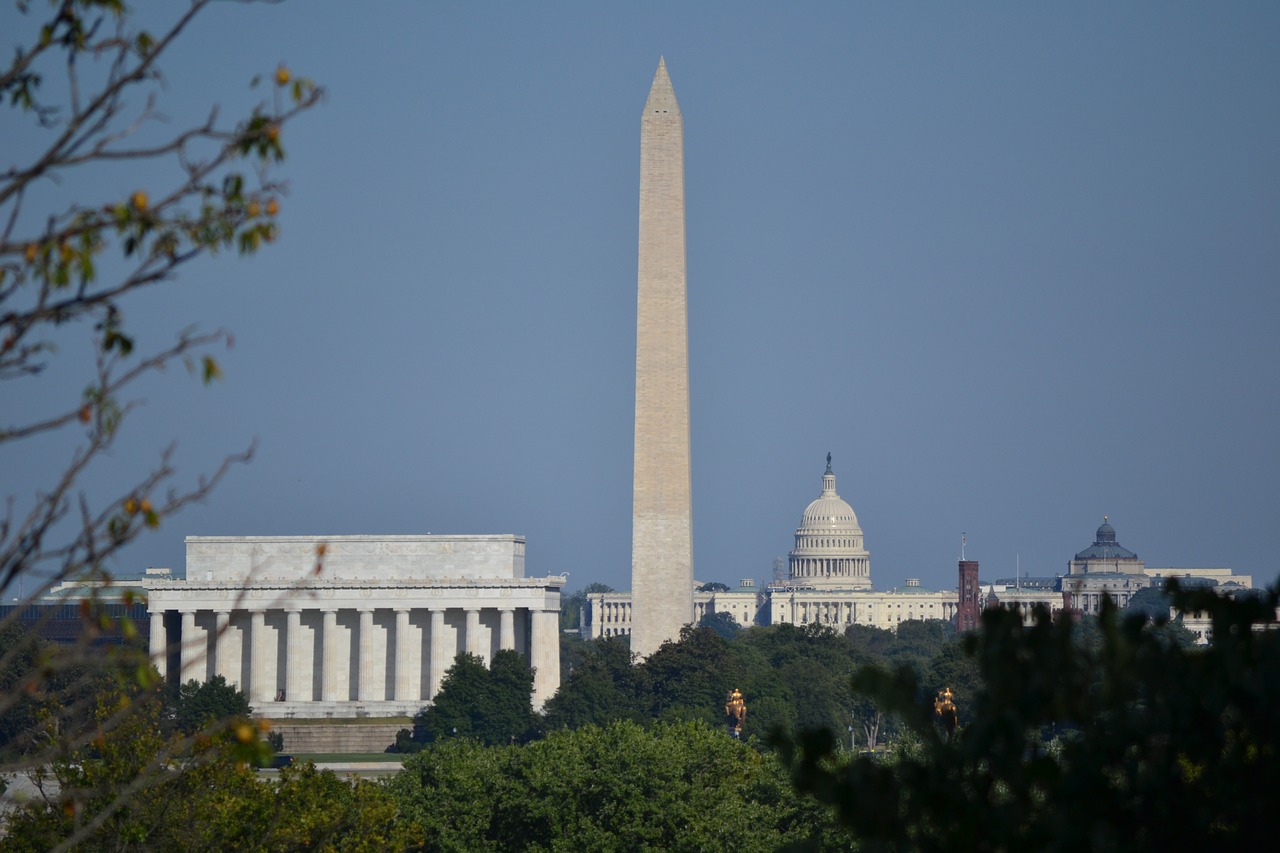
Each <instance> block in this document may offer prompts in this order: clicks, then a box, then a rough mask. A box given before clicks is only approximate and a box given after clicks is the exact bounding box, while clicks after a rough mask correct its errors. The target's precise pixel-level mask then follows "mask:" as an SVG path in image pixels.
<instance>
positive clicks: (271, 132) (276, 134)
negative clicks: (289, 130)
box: [267, 124, 280, 142]
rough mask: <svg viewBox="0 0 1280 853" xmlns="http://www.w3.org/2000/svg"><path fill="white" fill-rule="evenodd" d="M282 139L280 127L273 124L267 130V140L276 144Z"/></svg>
mask: <svg viewBox="0 0 1280 853" xmlns="http://www.w3.org/2000/svg"><path fill="white" fill-rule="evenodd" d="M279 138H280V125H278V124H273V125H271V126H270V127H268V128H267V139H270V140H271V141H272V142H275V141H276V140H278V139H279Z"/></svg>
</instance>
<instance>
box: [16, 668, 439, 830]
mask: <svg viewBox="0 0 1280 853" xmlns="http://www.w3.org/2000/svg"><path fill="white" fill-rule="evenodd" d="M167 716H168V711H167V708H166V706H165V703H164V697H163V696H162V693H161V690H160V688H159V687H158V686H157V687H153V688H150V689H147V690H139V689H138V688H136V687H129V686H125V685H117V686H115V687H107V688H105V689H103V690H102V691H101V692H100V693H99V694H98V695H97V697H96V707H95V712H94V719H95V722H96V723H97V725H98V731H97V734H96V735H95V736H94V737H93V738H92V740H90V741H87V742H86V743H85V744H84V746H82V747H79V748H76V749H74V750H72V751H70V752H69V753H68V754H67V755H66V756H65V757H62V758H59V759H57V760H55V761H53V762H51V763H50V764H48V765H41V766H39V767H37V768H36V769H35V770H34V771H33V772H34V774H35V778H36V781H37V783H38V784H39V786H40V790H42V791H43V792H44V794H43V796H40V797H37V798H35V799H33V800H31V801H30V802H28V803H26V804H25V805H22V806H20V807H15V808H14V809H13V810H12V811H10V812H9V813H8V814H6V815H5V816H4V817H3V820H0V835H3V837H4V842H5V849H6V850H13V851H28V850H30V851H37V850H40V851H42V850H49V849H56V848H70V847H75V848H76V849H80V850H118V849H121V848H140V849H150V850H175V851H184V850H192V851H195V850H240V849H255V850H280V851H284V850H299V849H325V850H353V851H356V850H359V851H366V850H367V851H375V850H388V849H405V848H408V847H411V846H414V845H416V844H417V843H419V841H420V834H419V833H418V831H417V830H416V828H415V827H414V825H413V824H412V822H409V821H404V820H401V819H400V817H399V813H398V810H397V808H396V805H395V802H394V801H393V800H392V799H391V798H390V795H389V794H388V793H387V792H386V790H385V789H384V788H382V787H381V786H379V785H376V784H374V783H372V782H363V781H354V782H347V781H343V780H340V779H338V778H337V777H335V776H334V775H333V774H332V773H328V772H325V773H320V772H318V771H316V770H315V768H314V767H312V766H310V765H303V766H301V767H296V768H286V769H284V770H283V771H282V772H281V775H280V778H279V781H278V783H276V784H272V783H270V782H265V781H262V780H260V779H259V777H258V776H257V774H256V773H255V771H254V770H253V769H252V767H253V766H254V765H256V764H259V763H261V759H262V758H263V757H264V756H265V755H266V754H267V748H266V744H264V743H263V742H262V741H261V740H260V739H259V737H258V735H259V730H258V728H257V727H256V726H253V725H251V724H249V723H248V722H246V721H243V720H239V721H233V722H231V723H228V724H224V725H222V726H217V727H214V726H210V725H206V726H205V727H204V731H203V732H202V733H201V734H200V735H198V736H196V737H194V738H188V737H182V736H174V735H167V734H166V733H165V730H166V729H167V728H168V726H167V725H166V720H165V717H167Z"/></svg>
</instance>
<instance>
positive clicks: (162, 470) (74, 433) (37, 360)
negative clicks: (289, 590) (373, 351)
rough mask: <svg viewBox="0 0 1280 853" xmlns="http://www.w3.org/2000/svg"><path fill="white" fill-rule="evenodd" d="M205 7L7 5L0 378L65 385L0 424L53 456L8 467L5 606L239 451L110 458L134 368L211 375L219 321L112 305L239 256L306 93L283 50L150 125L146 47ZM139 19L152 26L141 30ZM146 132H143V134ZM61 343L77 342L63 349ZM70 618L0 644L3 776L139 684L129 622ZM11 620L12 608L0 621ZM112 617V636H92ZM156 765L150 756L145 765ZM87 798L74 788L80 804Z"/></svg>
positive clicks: (149, 519) (262, 212)
mask: <svg viewBox="0 0 1280 853" xmlns="http://www.w3.org/2000/svg"><path fill="white" fill-rule="evenodd" d="M211 4H212V0H190V2H187V3H183V4H178V5H170V4H153V5H152V6H151V7H150V8H147V7H142V8H139V9H132V8H129V7H126V5H125V4H124V3H123V2H119V0H67V1H66V2H45V3H30V2H25V1H24V0H20V2H18V3H17V9H18V14H11V15H8V16H6V23H7V24H8V23H11V24H12V26H11V27H9V30H7V31H6V32H5V36H6V44H5V47H6V48H7V49H9V52H8V53H7V54H6V56H5V58H4V59H3V60H2V61H0V110H3V111H4V118H5V122H4V127H5V137H4V138H5V139H6V141H8V140H10V139H12V140H19V139H26V140H27V141H28V142H30V143H31V144H30V145H25V146H24V145H12V146H0V150H3V153H4V155H5V157H6V159H5V160H4V162H3V164H2V165H0V220H2V221H4V222H5V223H6V226H5V227H4V229H3V231H2V232H0V382H13V381H15V380H17V381H19V382H25V381H28V380H30V379H31V377H33V376H38V375H39V374H41V373H42V372H43V371H46V370H47V369H49V368H56V369H55V370H52V371H50V373H52V374H53V375H55V376H57V377H58V379H57V381H58V382H60V383H63V385H62V390H63V392H64V393H61V394H52V395H51V394H48V393H45V394H43V395H40V396H42V397H44V398H48V399H51V400H53V399H57V400H60V402H59V403H57V404H56V406H55V407H54V408H52V409H48V410H46V411H39V410H38V408H39V407H37V408H36V409H33V408H31V407H29V406H27V407H24V406H21V405H18V406H9V407H7V408H6V411H5V414H6V421H5V422H4V423H3V424H0V452H6V453H13V454H21V453H27V454H30V453H32V452H33V450H35V448H34V446H33V445H32V444H31V442H30V441H27V443H26V444H25V445H24V440H34V441H36V442H41V444H40V445H39V447H40V449H39V450H38V451H37V452H38V453H39V454H41V458H42V461H47V462H48V469H47V470H48V479H47V480H46V481H45V482H43V483H23V482H13V481H12V478H10V479H9V480H5V482H4V485H5V487H6V489H7V491H6V492H5V493H4V498H5V502H6V506H7V509H6V519H7V520H6V522H5V523H3V524H0V592H3V593H4V596H3V597H4V599H5V600H6V601H8V600H9V599H10V598H12V597H13V596H14V595H15V593H16V591H17V588H19V587H20V583H19V578H22V579H24V580H25V587H24V592H25V593H26V595H25V599H26V600H25V601H23V602H20V604H26V603H29V602H30V601H33V600H34V599H36V598H38V597H39V596H40V595H41V594H42V593H43V592H45V591H47V590H48V589H49V588H50V587H52V586H53V585H55V584H57V583H59V582H62V581H67V580H94V581H108V580H110V578H109V576H108V575H107V571H106V567H107V566H109V565H111V563H112V560H113V559H114V558H115V557H116V556H117V555H118V552H119V551H120V549H121V548H124V547H125V546H126V545H128V544H129V543H130V542H131V541H133V540H135V539H136V538H137V537H139V536H143V535H145V534H146V533H147V532H148V531H150V530H154V529H155V528H157V527H159V526H160V525H161V524H163V523H164V521H165V519H167V518H169V517H171V516H172V515H173V514H174V513H176V512H178V511H179V510H180V509H182V508H183V507H184V506H186V505H187V504H189V503H191V502H193V501H198V500H200V499H202V498H204V497H205V496H206V495H208V494H209V493H210V491H211V490H212V489H213V488H214V486H215V485H216V484H217V483H218V482H219V480H220V479H221V477H222V476H223V475H224V474H225V472H226V471H227V469H228V468H229V467H230V466H231V465H233V464H235V463H236V462H240V461H244V460H246V459H247V458H248V456H249V453H247V452H246V453H242V454H238V455H233V456H229V457H227V458H226V459H225V460H224V461H223V463H222V465H221V466H219V467H218V468H216V469H215V470H214V471H212V472H210V473H209V474H208V475H207V476H203V477H199V478H196V479H194V481H193V483H192V484H189V485H183V484H181V483H178V482H175V470H174V467H173V465H172V464H171V463H172V455H171V450H170V451H162V452H159V453H157V454H156V455H155V457H153V458H152V459H151V460H149V461H147V462H145V463H143V464H142V465H141V466H138V465H137V464H135V460H131V459H128V458H125V459H123V461H122V460H121V458H119V457H118V458H116V459H114V460H111V461H110V462H107V461H106V458H107V457H108V456H110V455H111V453H112V452H113V450H114V449H115V442H116V440H117V439H118V438H119V436H120V434H121V430H122V427H123V426H124V424H125V422H126V420H127V417H128V415H129V414H130V412H131V411H132V410H133V409H134V407H135V405H136V403H137V400H136V399H131V397H132V396H133V395H134V394H136V393H137V391H136V389H137V388H138V386H139V383H140V382H143V381H145V380H146V377H147V376H148V374H152V373H157V372H160V371H163V370H165V369H166V368H167V367H168V366H169V365H171V364H173V363H175V362H185V363H186V364H187V366H188V368H189V369H190V370H191V372H192V373H193V374H194V375H195V376H196V377H197V378H198V379H200V380H201V381H203V382H206V383H208V382H212V381H214V380H216V379H218V378H219V376H220V375H221V367H220V366H219V364H218V362H217V360H216V358H215V355H214V353H213V352H212V349H211V348H212V347H213V346H214V345H229V344H230V336H229V335H227V334H226V333H223V332H215V333H212V334H201V333H199V332H196V331H193V330H186V331H178V330H176V329H175V330H174V332H175V334H174V335H173V336H172V338H171V339H170V340H169V342H168V343H164V342H163V341H165V339H166V338H168V337H169V336H168V335H167V334H166V333H165V332H164V330H162V329H160V330H157V329H146V330H137V329H134V328H132V327H131V326H130V325H129V322H128V317H129V314H128V311H129V308H130V306H131V305H133V304H136V303H135V302H134V299H135V298H136V297H137V296H139V295H140V293H141V291H143V290H146V289H148V288H153V287H156V286H162V285H163V284H165V283H168V282H171V281H172V280H174V279H176V278H177V277H178V275H179V274H180V272H181V271H182V269H183V268H184V267H185V266H186V265H187V264H189V263H192V262H195V261H198V260H199V259H201V258H204V257H208V256H211V255H214V254H217V253H218V252H223V251H227V250H229V249H232V248H237V247H238V248H239V249H240V250H241V251H245V252H252V251H256V250H258V249H260V248H262V247H263V246H265V245H266V244H268V243H270V242H272V241H273V240H274V239H275V237H276V235H277V230H278V225H277V218H278V216H279V213H280V196H281V194H282V193H283V189H284V187H283V185H282V184H281V183H280V182H279V181H278V179H277V178H276V177H275V176H274V172H273V168H272V167H273V166H274V164H275V163H276V162H278V161H279V160H280V159H281V158H282V157H283V155H284V151H285V149H284V146H283V142H282V138H283V132H284V129H285V128H286V126H287V125H288V124H289V123H290V122H291V121H292V120H293V119H294V118H295V117H296V116H297V115H299V114H300V113H302V112H304V111H306V110H308V109H310V108H311V107H312V106H314V105H315V104H317V103H318V102H319V101H320V99H321V96H322V92H321V90H320V89H319V88H318V87H316V86H315V85H314V84H312V83H311V82H309V81H307V80H305V79H304V78H300V77H296V76H293V75H290V74H289V72H288V71H287V70H286V69H284V68H283V67H281V68H278V69H277V71H276V74H275V76H274V82H275V86H274V87H272V89H271V91H270V92H269V93H268V94H267V95H266V97H265V98H264V101H263V102H262V103H260V104H259V105H258V106H256V107H254V108H252V109H251V110H250V111H249V112H248V114H247V115H243V116H241V117H240V118H239V119H238V120H237V118H236V117H234V116H232V117H231V119H230V120H229V121H228V120H224V119H223V118H222V117H221V116H220V114H219V112H218V111H217V110H216V109H213V110H211V112H210V114H209V116H208V118H207V119H206V120H203V121H198V122H195V123H193V124H188V125H185V126H166V125H165V123H164V122H157V121H156V119H157V118H159V117H162V116H163V114H164V111H165V110H164V106H163V99H164V97H165V96H166V87H165V83H164V77H163V74H162V70H163V69H162V64H163V60H164V58H165V57H166V56H167V55H168V54H169V53H170V52H172V51H175V50H182V49H185V48H187V47H191V46H195V47H198V46H199V42H198V40H193V39H192V38H191V37H190V34H189V33H188V30H189V29H194V26H193V22H194V21H195V20H196V19H197V18H198V17H199V15H200V14H201V13H202V12H203V11H205V10H206V9H207V7H209V6H210V5H211ZM152 21H153V22H158V23H159V24H160V26H159V27H158V28H152V27H151V26H149V24H148V23H147V22H152ZM184 38H186V39H187V40H186V41H185V42H184ZM196 38H197V39H198V37H196ZM50 82H52V84H53V85H49V83H50ZM178 97H181V95H178ZM145 128H151V129H154V130H155V132H154V133H152V132H151V130H147V131H146V132H145V133H141V131H142V130H143V129H145ZM161 128H164V129H161ZM90 178H91V179H90ZM56 186H61V187H63V188H66V187H70V188H72V190H75V188H77V187H79V188H81V189H83V188H86V187H91V186H113V187H115V188H116V189H115V190H113V191H111V193H110V194H108V195H104V196H98V197H84V196H83V195H81V196H73V197H72V198H70V199H68V198H65V197H64V196H65V193H64V192H63V191H62V190H59V191H57V192H56V193H54V194H53V195H50V194H49V187H56ZM157 341H161V343H155V342H157ZM147 342H150V343H147ZM86 348H87V350H88V353H89V355H88V357H87V358H86V357H85V356H84V353H85V351H86ZM65 354H74V357H73V358H72V359H71V361H69V362H66V363H64V364H60V365H59V364H58V363H57V362H58V359H59V358H62V359H64V361H65V360H66V355H65ZM9 387H13V386H9ZM75 388H83V391H82V392H81V393H80V394H76V393H75V392H74V390H72V389H75ZM47 391H48V389H46V392H47ZM68 391H69V392H70V393H65V392H68ZM0 396H4V395H3V394H0ZM59 454H61V456H59ZM104 463H105V464H108V465H109V466H110V467H112V468H113V469H117V468H118V469H120V470H119V471H118V472H117V473H116V475H115V476H114V480H113V482H115V483H116V485H115V487H114V491H113V492H106V493H104V492H103V491H102V489H100V488H93V489H86V488H85V484H84V478H85V476H86V475H87V474H89V472H92V471H95V470H97V469H98V468H99V466H101V465H103V464H104ZM121 465H123V466H124V468H120V466H121ZM121 472H123V473H121ZM127 598H128V597H127V596H125V599H126V600H125V603H126V604H128V603H129V602H128V600H127ZM18 610H20V608H14V613H16V612H17V611H18ZM83 617H84V636H83V638H82V640H81V642H79V643H78V644H76V645H74V646H72V647H69V648H61V649H57V650H49V649H43V650H40V651H37V652H34V653H29V652H30V649H27V648H26V647H23V646H22V645H21V644H19V646H11V647H10V649H9V650H10V651H13V652H14V654H12V655H10V654H8V653H7V652H6V653H3V654H0V679H2V680H3V682H4V684H3V687H4V693H3V694H0V728H4V732H3V733H0V738H3V743H0V773H3V772H8V771H13V770H16V769H20V768H23V767H29V766H39V767H44V768H46V769H47V770H48V772H54V771H53V770H52V769H50V768H55V767H57V766H60V764H61V763H65V762H66V761H67V759H68V756H72V755H80V756H82V757H85V755H86V754H85V752H84V750H85V749H87V748H89V747H88V746H87V744H88V743H89V741H90V740H93V741H102V740H103V737H105V736H106V735H108V734H109V733H110V731H111V729H112V728H114V727H117V726H119V727H127V726H130V725H134V723H135V721H132V720H131V719H130V709H129V707H128V704H129V703H130V702H132V701H134V699H139V701H141V698H142V697H149V696H151V692H150V688H151V686H152V685H154V683H155V679H156V674H155V673H154V671H153V670H152V668H151V667H150V665H149V663H148V662H147V660H146V657H145V653H139V652H138V650H137V648H136V647H134V646H132V645H131V644H132V643H133V642H137V641H138V639H139V638H137V636H136V634H137V631H136V627H135V626H134V625H133V624H132V623H131V622H129V620H127V619H120V620H110V619H108V618H107V617H106V616H105V615H104V614H103V613H102V612H101V609H100V608H96V606H95V605H93V604H87V605H86V607H85V609H84V611H83ZM17 618H18V617H17V616H16V615H15V616H12V617H7V623H6V624H0V630H3V629H6V628H7V625H11V624H13V623H14V622H16V620H17ZM113 622H114V624H109V623H113ZM111 633H117V634H118V636H120V637H122V638H123V640H124V641H125V645H124V646H122V647H120V648H118V649H117V648H113V649H103V648H102V647H101V646H100V645H98V644H97V643H96V640H97V639H99V638H100V637H102V636H103V635H106V634H111ZM0 642H2V641H0ZM113 689H114V690H117V691H118V692H117V694H116V695H118V696H119V697H124V698H125V700H126V707H122V708H117V709H114V710H112V711H111V712H110V713H106V712H105V710H104V709H103V708H102V707H100V704H99V703H100V701H101V697H103V696H105V695H108V693H109V692H110V690H113ZM147 702H150V699H148V700H147ZM144 704H147V703H144ZM148 709H149V705H148ZM140 713H142V714H143V717H142V718H140V719H139V721H136V722H137V725H141V726H144V727H145V725H146V720H147V719H149V717H147V716H146V715H147V714H151V713H152V711H151V710H143V711H140ZM250 740H251V741H253V742H255V743H256V738H252V737H251V738H250ZM188 745H189V744H188ZM86 760H90V761H97V760H99V759H96V758H93V757H92V756H88V757H86ZM161 769H162V770H166V771H167V768H152V770H161ZM57 772H63V771H57ZM66 772H70V771H66ZM83 772H85V773H89V772H90V770H89V769H85V770H84V771H83ZM93 772H97V771H96V770H94V771H93ZM152 775H154V773H153V774H152ZM161 775H163V773H161ZM73 781H74V780H73ZM82 781H83V780H82ZM144 787H145V786H144ZM123 790H124V791H125V792H128V793H129V795H133V794H134V793H136V792H133V791H131V790H130V789H129V787H128V786H125V787H124V789H123ZM122 796H123V794H122ZM93 802H96V801H94V800H93V798H92V797H88V796H86V798H85V799H84V801H83V803H81V801H77V803H79V805H77V806H76V807H77V808H80V806H81V805H83V804H84V803H93ZM86 807H87V806H86ZM113 808H115V812H113V813H115V814H119V813H122V812H123V811H124V808H123V806H114V807H113ZM77 820H79V818H77ZM75 826H76V827H78V828H77V829H76V832H81V831H83V832H86V833H89V832H92V831H96V830H93V829H92V828H91V827H87V826H82V825H81V824H79V823H76V824H75ZM126 843H127V842H126Z"/></svg>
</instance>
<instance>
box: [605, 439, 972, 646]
mask: <svg viewBox="0 0 1280 853" xmlns="http://www.w3.org/2000/svg"><path fill="white" fill-rule="evenodd" d="M788 566H789V569H790V571H789V574H790V578H789V579H788V580H787V581H784V582H782V583H772V584H769V585H768V586H767V587H765V588H764V589H763V590H761V591H760V592H758V593H757V592H755V590H754V587H753V586H747V582H746V581H743V585H741V586H739V587H738V589H736V590H731V591H729V592H723V591H722V592H716V593H710V592H705V593H704V592H695V594H694V618H695V622H696V620H699V619H701V618H702V615H703V614H704V613H706V612H708V610H715V611H716V612H727V613H730V614H732V615H733V617H734V618H735V619H736V620H737V621H738V622H739V624H742V625H744V626H746V625H751V624H759V625H779V624H783V623H790V624H794V625H808V624H813V623H816V624H820V625H828V626H830V627H832V628H835V629H836V630H844V629H845V628H847V627H849V626H850V625H868V626H871V627H875V628H885V629H887V630H890V631H896V630H897V627H898V624H899V623H900V622H903V621H905V620H909V619H946V620H954V619H955V616H956V611H957V609H958V607H959V594H958V593H957V592H956V591H955V590H950V591H933V590H927V589H924V588H923V587H921V586H920V582H919V581H918V580H914V579H909V580H907V582H906V585H905V586H902V587H896V588H893V589H890V590H886V591H882V592H877V591H875V590H874V589H873V588H872V585H871V554H870V552H869V551H867V549H866V543H865V541H864V538H863V532H862V527H861V526H860V525H859V523H858V516H857V513H855V512H854V511H853V507H851V506H850V505H849V504H848V503H846V502H845V501H844V500H843V499H842V498H841V497H840V495H839V494H838V493H837V492H836V475H835V474H834V473H833V472H832V470H831V456H830V454H828V456H827V469H826V471H825V472H824V473H823V475H822V491H821V493H820V494H819V495H818V497H817V498H816V499H815V500H813V501H812V502H810V504H809V505H808V506H807V507H806V508H805V511H804V513H803V514H802V515H801V519H800V526H799V527H798V528H797V529H796V532H795V548H794V549H793V550H792V551H791V553H790V555H789V558H788ZM752 599H754V603H753V602H752ZM587 601H588V607H587V608H586V612H585V613H584V614H583V620H582V635H583V636H584V637H590V638H596V637H613V636H621V635H626V634H630V632H631V594H630V593H627V592H609V593H596V594H594V595H589V596H587Z"/></svg>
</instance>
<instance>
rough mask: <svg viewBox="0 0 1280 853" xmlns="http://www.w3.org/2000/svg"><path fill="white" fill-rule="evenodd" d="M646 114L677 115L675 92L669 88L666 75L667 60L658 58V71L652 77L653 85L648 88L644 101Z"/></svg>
mask: <svg viewBox="0 0 1280 853" xmlns="http://www.w3.org/2000/svg"><path fill="white" fill-rule="evenodd" d="M644 111H645V113H646V114H653V113H668V114H670V113H675V114H677V115H679V113H680V105H679V104H678V103H676V92H675V89H673V88H672V87H671V77H670V76H669V75H668V74H667V58H666V57H665V56H659V57H658V70H657V71H656V72H654V75H653V85H652V86H650V87H649V99H648V100H647V101H645V105H644Z"/></svg>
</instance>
